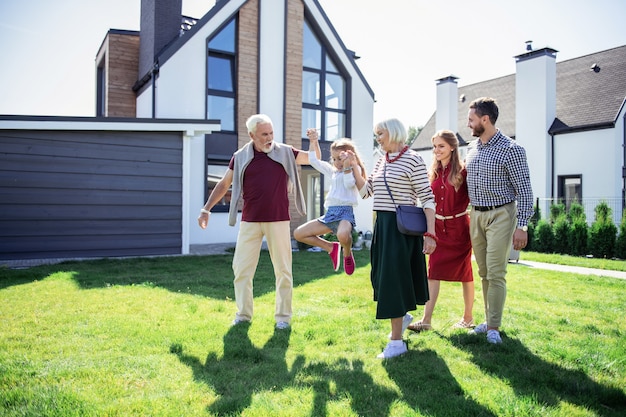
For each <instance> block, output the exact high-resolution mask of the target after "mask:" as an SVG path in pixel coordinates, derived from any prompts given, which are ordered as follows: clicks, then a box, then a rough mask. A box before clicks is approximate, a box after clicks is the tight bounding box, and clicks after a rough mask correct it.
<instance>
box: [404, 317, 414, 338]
mask: <svg viewBox="0 0 626 417" xmlns="http://www.w3.org/2000/svg"><path fill="white" fill-rule="evenodd" d="M412 321H413V316H412V315H410V314H409V313H406V314H405V315H404V317H403V318H402V334H404V332H405V331H406V328H407V327H409V324H411V322H412Z"/></svg>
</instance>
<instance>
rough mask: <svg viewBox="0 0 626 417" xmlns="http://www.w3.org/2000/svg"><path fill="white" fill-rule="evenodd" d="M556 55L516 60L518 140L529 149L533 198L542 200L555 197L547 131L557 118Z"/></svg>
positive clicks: (533, 53)
mask: <svg viewBox="0 0 626 417" xmlns="http://www.w3.org/2000/svg"><path fill="white" fill-rule="evenodd" d="M557 52H558V51H556V50H555V49H552V48H542V49H536V50H530V51H528V52H525V53H523V54H521V55H518V56H516V57H515V62H516V64H515V66H516V71H515V140H516V141H517V142H518V143H519V144H520V145H522V146H523V147H524V148H525V149H526V157H527V159H528V166H529V168H530V182H531V185H532V188H533V194H534V196H535V197H539V198H549V197H553V195H552V183H553V178H552V146H551V138H550V134H549V133H548V129H550V126H552V123H553V122H554V119H555V117H556V53H557ZM496 98H497V97H496ZM542 210H544V208H542ZM544 212H545V211H544Z"/></svg>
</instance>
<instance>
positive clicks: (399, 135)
mask: <svg viewBox="0 0 626 417" xmlns="http://www.w3.org/2000/svg"><path fill="white" fill-rule="evenodd" d="M379 129H383V130H386V131H387V132H389V140H390V141H391V142H399V143H406V139H407V137H408V134H407V132H406V129H405V127H404V125H403V124H402V122H401V121H400V120H398V119H387V120H383V121H381V122H378V123H376V125H375V126H374V132H376V131H377V130H379Z"/></svg>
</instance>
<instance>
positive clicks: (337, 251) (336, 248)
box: [328, 242, 341, 271]
mask: <svg viewBox="0 0 626 417" xmlns="http://www.w3.org/2000/svg"><path fill="white" fill-rule="evenodd" d="M328 255H329V256H330V260H331V261H332V263H333V268H334V269H335V271H338V270H339V265H340V264H341V256H340V255H341V245H340V244H339V242H333V250H331V251H330V253H329V254H328Z"/></svg>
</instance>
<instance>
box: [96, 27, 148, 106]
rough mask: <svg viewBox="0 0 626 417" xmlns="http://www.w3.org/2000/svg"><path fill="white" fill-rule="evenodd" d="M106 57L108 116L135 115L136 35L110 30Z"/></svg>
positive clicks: (137, 44)
mask: <svg viewBox="0 0 626 417" xmlns="http://www.w3.org/2000/svg"><path fill="white" fill-rule="evenodd" d="M107 52H108V53H107V57H106V72H105V74H106V92H105V94H106V108H105V114H104V115H105V116H107V117H135V116H136V113H137V111H136V102H137V96H136V95H135V92H134V91H133V85H134V84H135V83H136V82H137V73H138V71H139V36H138V35H122V34H114V33H110V34H109V35H108V51H107Z"/></svg>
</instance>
